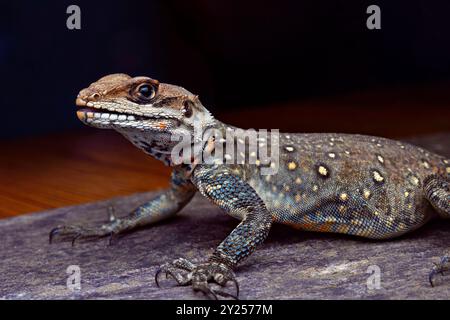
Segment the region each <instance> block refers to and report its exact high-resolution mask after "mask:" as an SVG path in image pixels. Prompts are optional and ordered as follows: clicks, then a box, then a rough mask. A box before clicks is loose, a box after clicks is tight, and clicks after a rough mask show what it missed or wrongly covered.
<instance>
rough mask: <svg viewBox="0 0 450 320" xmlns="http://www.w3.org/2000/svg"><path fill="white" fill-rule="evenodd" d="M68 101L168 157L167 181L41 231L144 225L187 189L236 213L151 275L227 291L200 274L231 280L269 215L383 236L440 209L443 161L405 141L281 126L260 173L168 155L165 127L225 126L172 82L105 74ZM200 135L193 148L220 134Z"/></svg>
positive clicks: (448, 201) (444, 210)
mask: <svg viewBox="0 0 450 320" xmlns="http://www.w3.org/2000/svg"><path fill="white" fill-rule="evenodd" d="M77 105H78V106H79V107H80V109H79V110H78V111H77V115H78V117H79V119H80V120H81V121H83V122H84V123H85V124H87V125H90V126H93V127H97V128H107V129H114V130H116V131H118V132H120V133H121V134H122V135H124V136H125V137H126V138H127V139H129V140H130V141H131V142H132V143H133V144H135V145H136V146H137V147H139V148H141V149H142V150H143V151H144V152H146V153H148V154H150V155H152V156H154V157H155V158H157V159H159V160H161V161H163V162H164V163H165V164H166V165H170V166H172V167H173V168H174V174H173V176H172V187H171V189H169V190H168V191H167V192H166V193H164V194H162V195H161V196H159V197H157V198H156V199H154V200H152V201H150V202H149V203H147V204H144V205H143V206H141V207H139V208H138V209H136V210H135V211H134V212H132V213H131V214H130V215H129V216H127V217H124V218H120V219H113V220H112V221H111V222H109V223H108V224H105V225H103V226H100V227H80V226H77V227H74V226H60V227H57V228H55V229H54V230H52V232H51V237H50V240H51V239H52V237H53V236H54V235H56V234H59V235H62V236H70V237H71V238H72V239H77V238H79V237H101V236H107V235H114V234H118V233H120V232H124V231H129V230H131V229H133V228H135V227H137V226H142V225H148V224H151V223H153V222H155V221H158V220H161V219H164V218H166V217H168V216H171V215H173V214H175V213H176V212H178V211H179V210H181V208H183V206H184V205H185V204H187V203H188V202H189V200H190V199H191V198H192V196H193V195H194V193H195V191H196V190H198V191H199V192H200V193H201V194H202V195H203V196H205V197H206V198H208V199H210V200H211V201H212V202H213V203H214V204H216V205H217V206H219V207H220V208H222V209H224V210H225V211H226V212H227V213H229V214H230V215H232V216H233V217H236V218H238V219H240V220H241V222H240V223H239V225H238V226H237V227H236V228H235V229H234V230H233V232H231V234H230V235H229V236H228V237H227V238H226V239H225V240H224V241H223V242H222V243H221V244H220V245H219V246H218V247H217V249H216V250H215V251H214V253H213V254H212V255H211V256H210V257H209V259H208V261H207V262H205V263H203V264H200V265H194V264H193V263H191V262H189V261H187V260H186V259H183V258H180V259H177V260H174V261H173V262H171V263H166V264H165V265H163V266H161V268H160V269H159V270H158V272H157V276H156V281H157V283H158V275H159V274H160V273H165V274H167V275H170V276H172V277H173V278H174V279H175V280H176V281H177V282H178V284H180V285H192V288H193V289H194V290H200V291H202V292H204V293H205V294H208V295H211V296H212V297H214V298H217V295H221V296H225V297H230V296H231V297H237V295H236V296H233V295H230V294H229V293H226V292H224V291H220V290H214V289H212V288H211V287H210V286H209V284H208V282H211V281H214V282H216V283H218V284H219V285H222V286H225V284H226V283H227V282H228V281H234V282H235V284H236V286H237V282H236V280H235V278H234V274H233V271H232V270H233V269H234V268H235V266H236V265H237V264H238V263H239V261H240V260H242V259H243V258H245V257H247V256H248V255H250V254H251V253H252V252H253V251H254V250H255V248H256V247H257V246H258V245H259V244H261V243H262V242H263V241H264V240H265V238H266V237H267V235H268V233H269V230H270V227H271V225H272V223H283V224H287V225H291V226H293V227H295V228H298V229H301V230H308V231H321V232H336V233H344V234H352V235H357V236H362V237H367V238H372V239H386V238H393V237H396V236H399V235H402V234H404V233H406V232H409V231H412V230H415V229H417V228H419V227H420V226H422V225H423V224H425V223H426V222H427V221H428V220H430V219H431V218H432V217H442V218H449V217H450V192H449V177H450V161H449V160H448V159H445V158H443V157H441V156H439V155H436V154H433V153H431V152H428V151H426V150H423V149H421V148H418V147H415V146H413V145H410V144H406V143H401V142H397V141H393V140H389V139H385V138H379V137H369V136H362V135H348V134H296V133H286V134H281V135H280V140H279V145H278V146H275V145H271V141H270V139H266V140H262V142H261V143H263V144H267V145H270V147H271V148H276V147H278V148H279V155H280V157H279V159H280V161H279V168H278V171H277V173H276V174H273V175H262V174H261V171H262V168H263V167H264V165H263V164H261V162H259V161H258V160H257V161H256V162H253V163H244V164H223V163H215V164H204V163H200V161H199V153H195V152H194V154H193V155H192V157H191V162H189V163H188V164H178V162H175V161H174V159H173V158H172V157H171V152H172V151H173V150H174V148H175V147H176V144H177V142H178V141H172V140H171V137H172V136H174V135H187V136H190V137H191V138H193V139H194V141H197V140H195V139H196V137H197V136H196V135H195V130H194V129H195V127H201V128H202V129H208V128H214V129H216V130H218V131H219V132H220V133H222V134H223V135H225V133H226V132H227V131H228V130H230V129H234V128H233V127H231V126H227V125H225V124H223V123H221V122H219V121H218V120H216V119H215V118H214V117H213V116H212V115H211V114H210V113H209V112H208V110H206V108H205V107H204V106H203V105H202V104H201V102H200V100H199V99H198V97H197V96H195V95H193V94H191V93H190V92H189V91H187V90H185V89H183V88H181V87H177V86H173V85H169V84H163V83H159V82H158V81H157V80H154V79H151V78H147V77H136V78H131V77H130V76H128V75H125V74H113V75H109V76H106V77H103V78H101V79H100V80H98V81H97V82H95V83H93V84H91V85H90V86H89V87H88V88H86V89H84V90H82V91H81V92H80V94H79V95H78V98H77ZM238 138H239V137H238ZM205 140H206V142H204V143H203V142H202V143H201V149H200V151H203V150H206V149H208V148H209V150H216V149H217V146H218V144H219V143H224V142H220V141H214V140H211V139H205ZM239 143H242V144H246V146H247V144H248V143H247V142H245V139H237V142H236V144H239ZM215 148H216V149H215ZM245 150H246V151H245V155H246V156H247V157H249V156H251V154H249V153H248V148H247V149H245ZM268 165H270V164H268ZM433 209H434V210H433ZM449 267H450V265H449V257H448V255H445V256H444V257H443V258H442V260H441V262H440V263H439V264H437V265H436V266H435V267H434V268H433V269H432V271H431V273H430V282H431V284H433V277H434V276H435V275H436V274H438V273H443V272H444V271H446V270H449Z"/></svg>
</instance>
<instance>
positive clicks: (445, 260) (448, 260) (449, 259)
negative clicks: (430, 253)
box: [428, 255, 450, 287]
mask: <svg viewBox="0 0 450 320" xmlns="http://www.w3.org/2000/svg"><path fill="white" fill-rule="evenodd" d="M447 271H450V256H449V255H445V256H443V257H442V258H441V261H440V262H439V263H435V264H434V267H433V269H431V271H430V274H429V275H428V280H429V281H430V284H431V286H432V287H434V278H435V277H436V276H437V275H438V274H440V275H442V276H444V272H447Z"/></svg>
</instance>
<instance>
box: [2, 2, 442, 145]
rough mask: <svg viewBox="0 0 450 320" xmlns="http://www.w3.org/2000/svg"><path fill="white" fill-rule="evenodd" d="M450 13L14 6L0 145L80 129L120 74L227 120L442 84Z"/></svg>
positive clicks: (5, 37)
mask: <svg viewBox="0 0 450 320" xmlns="http://www.w3.org/2000/svg"><path fill="white" fill-rule="evenodd" d="M70 4H77V5H79V6H80V8H81V27H82V29H81V30H68V29H67V28H66V19H67V17H68V14H66V8H67V6H69V5H70ZM370 4H377V5H379V6H380V7H381V14H382V18H381V20H382V29H381V30H368V29H367V28H366V19H367V17H368V14H366V8H367V6H368V5H370ZM449 13H450V1H448V0H440V1H439V0H432V1H427V0H408V1H406V0H404V1H403V0H390V1H370V2H367V1H357V0H340V1H337V0H329V1H317V0H304V1H281V0H278V1H267V2H264V1H235V0H231V1H211V0H195V1H183V0H170V1H121V2H110V1H95V2H94V1H75V2H73V1H55V2H51V1H14V2H12V1H9V2H7V3H2V4H1V19H0V71H1V80H0V81H1V83H0V88H1V89H0V92H1V96H0V108H1V115H2V124H1V126H0V138H6V137H17V136H24V135H31V134H41V133H48V132H59V131H64V130H68V129H73V128H77V127H81V126H82V124H81V123H79V121H78V120H77V119H76V116H75V113H74V112H73V111H74V109H75V106H74V100H75V97H76V95H77V93H78V91H79V90H80V89H82V88H84V87H86V86H87V85H89V84H90V83H91V82H93V81H95V80H97V79H98V78H100V77H101V76H103V75H106V74H109V73H115V72H124V73H128V74H130V75H148V76H151V77H153V78H156V79H158V80H160V81H162V82H169V83H173V84H178V85H181V86H184V87H186V88H187V89H188V90H190V91H192V92H194V93H196V94H199V95H200V98H201V100H202V101H203V103H204V104H205V105H206V106H207V107H208V108H209V109H210V110H211V111H212V112H214V113H216V114H227V113H228V112H229V110H232V111H236V110H240V109H245V110H252V109H253V110H254V109H255V108H260V107H261V106H266V105H271V106H274V105H275V106H276V105H277V104H280V103H281V104H282V103H286V102H289V101H300V102H301V101H306V100H308V99H315V98H317V97H319V98H323V97H333V96H339V95H346V94H350V93H354V92H365V91H367V90H385V89H390V88H391V89H392V88H393V89H392V90H395V88H399V87H401V88H403V87H405V86H406V87H408V86H409V88H421V87H422V86H428V87H430V86H431V87H433V86H438V87H439V86H440V87H442V84H446V83H448V81H449V80H450V41H449V40H450V37H449V35H450V19H449ZM411 91H415V89H411ZM407 92H408V91H406V94H407ZM436 99H441V100H442V101H444V102H443V103H441V104H440V107H439V108H441V109H439V108H438V109H437V112H439V110H444V108H447V109H446V110H448V107H449V105H448V103H447V102H448V101H449V99H448V95H445V94H444V96H442V95H440V96H439V97H436ZM300 105H301V104H300ZM294 106H295V104H294ZM295 108H296V107H294V109H293V110H296V109H295ZM298 108H301V107H298ZM336 108H338V106H336ZM352 108H359V109H364V108H367V109H369V108H370V109H372V110H368V112H373V108H376V106H375V107H374V105H373V103H372V104H370V105H369V104H368V105H366V104H365V103H362V104H360V105H356V106H353V107H352ZM421 108H423V107H421ZM274 111H276V108H275V110H274ZM347 111H348V110H347ZM401 112H414V108H413V107H411V109H406V110H402V111H401ZM434 112H436V110H434ZM272 114H275V115H276V113H272ZM447 114H448V113H447ZM250 120H251V119H249V121H250ZM441 120H442V119H441ZM311 121H313V119H311ZM449 122H450V121H449ZM440 128H442V126H441V127H440ZM314 129H317V130H320V129H322V127H320V123H319V124H318V125H317V128H314ZM447 129H449V130H450V124H449V127H448V128H447ZM297 131H302V128H298V130H297ZM355 131H357V128H356V129H355Z"/></svg>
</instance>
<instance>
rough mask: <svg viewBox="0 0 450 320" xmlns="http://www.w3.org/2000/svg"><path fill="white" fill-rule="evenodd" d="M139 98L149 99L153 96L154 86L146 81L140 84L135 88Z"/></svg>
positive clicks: (154, 92)
mask: <svg viewBox="0 0 450 320" xmlns="http://www.w3.org/2000/svg"><path fill="white" fill-rule="evenodd" d="M137 91H138V93H139V96H140V98H143V99H144V100H150V99H153V98H154V97H155V94H156V90H155V88H154V87H153V86H152V85H151V84H148V83H144V84H141V85H140V86H139V87H138V89H137Z"/></svg>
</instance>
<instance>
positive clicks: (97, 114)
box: [77, 108, 149, 122]
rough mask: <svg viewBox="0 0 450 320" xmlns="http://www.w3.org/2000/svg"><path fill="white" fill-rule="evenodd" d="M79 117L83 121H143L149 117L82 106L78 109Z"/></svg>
mask: <svg viewBox="0 0 450 320" xmlns="http://www.w3.org/2000/svg"><path fill="white" fill-rule="evenodd" d="M77 117H78V119H80V120H81V121H83V122H91V121H93V120H99V121H102V120H103V121H105V122H107V121H108V120H109V121H119V122H120V121H142V120H146V119H149V118H147V117H142V116H137V115H129V114H124V113H119V112H113V111H109V110H106V109H103V110H102V109H96V108H81V109H78V110H77Z"/></svg>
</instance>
